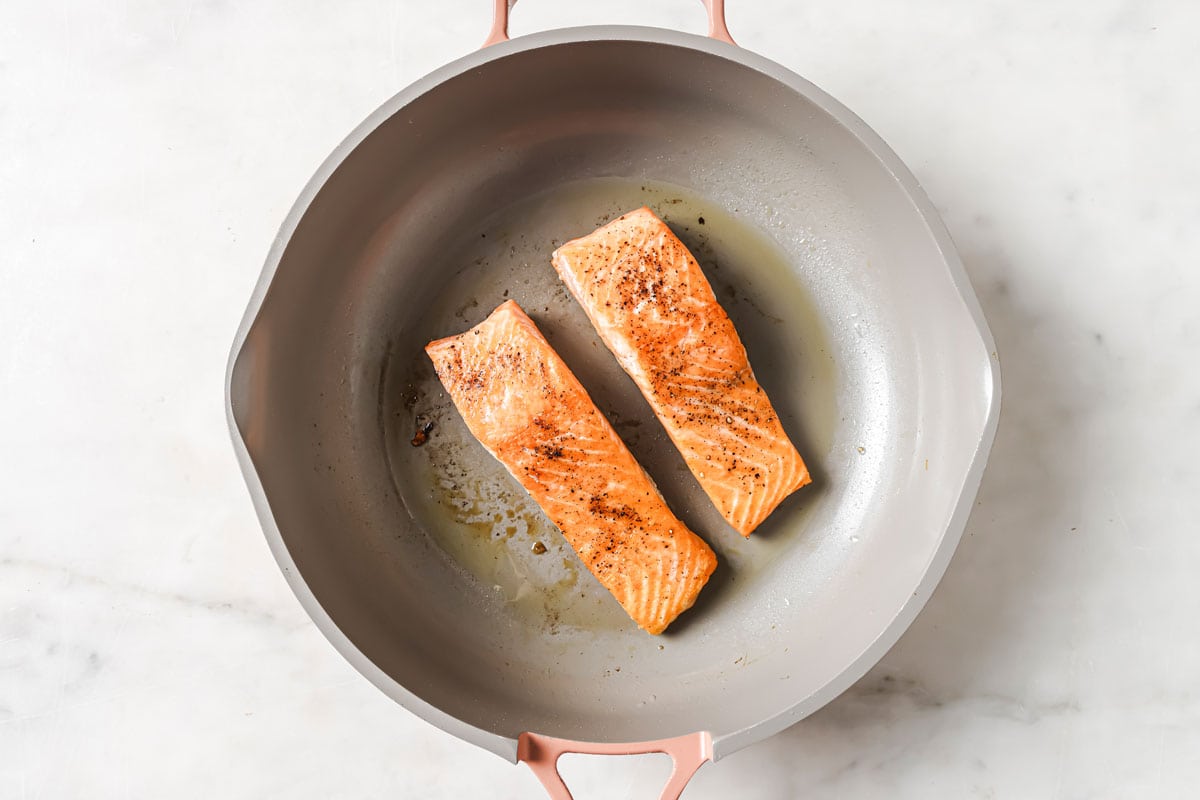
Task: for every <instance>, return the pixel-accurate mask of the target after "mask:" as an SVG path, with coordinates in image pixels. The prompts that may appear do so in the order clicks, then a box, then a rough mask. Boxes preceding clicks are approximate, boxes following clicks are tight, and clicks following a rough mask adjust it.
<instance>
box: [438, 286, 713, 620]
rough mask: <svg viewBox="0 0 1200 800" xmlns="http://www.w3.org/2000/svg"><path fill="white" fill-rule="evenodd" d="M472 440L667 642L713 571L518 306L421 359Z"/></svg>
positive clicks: (696, 540)
mask: <svg viewBox="0 0 1200 800" xmlns="http://www.w3.org/2000/svg"><path fill="white" fill-rule="evenodd" d="M425 352H426V353H428V354H429V357H430V359H432V360H433V365H434V368H435V369H436V370H437V374H438V377H439V378H440V379H441V381H442V385H443V386H445V387H446V391H447V392H448V393H449V394H450V397H451V399H452V400H453V401H454V405H455V406H456V407H457V408H458V411H459V413H460V414H462V417H463V419H464V420H465V421H466V423H467V427H468V428H470V430H471V433H472V434H474V435H475V437H476V438H477V439H478V440H479V441H480V442H481V443H482V444H483V446H484V447H485V448H486V449H487V450H488V452H489V453H491V454H492V455H493V456H495V457H496V458H497V459H499V461H500V462H501V463H502V464H504V466H505V467H507V468H508V470H509V472H511V473H512V475H513V476H514V477H515V478H516V479H517V481H519V482H520V484H521V485H522V486H523V487H525V490H526V491H528V492H529V494H530V495H531V496H532V497H533V499H534V500H535V501H536V502H537V504H538V505H539V506H541V507H542V510H543V511H545V512H546V515H547V516H548V517H549V518H550V519H551V521H553V522H554V524H555V525H557V526H558V528H559V530H560V531H562V534H563V536H564V537H566V539H567V541H568V542H569V543H570V544H571V546H572V547H573V548H574V549H575V552H576V553H577V554H578V555H579V558H580V560H582V561H583V563H584V564H585V565H586V566H587V568H588V569H589V570H590V571H591V572H592V574H593V575H595V576H596V578H597V579H598V580H599V581H600V583H601V584H602V585H603V586H604V588H606V589H608V591H609V592H611V593H612V595H613V597H615V598H616V599H617V601H618V602H619V603H620V604H621V606H622V607H623V608H624V609H625V611H626V612H627V613H628V614H629V616H630V617H631V618H632V619H633V620H634V622H636V623H637V624H638V626H639V627H641V628H642V629H644V630H646V631H648V632H650V633H656V634H657V633H662V632H663V631H664V630H666V628H667V626H668V625H670V624H671V622H672V620H674V619H675V618H676V617H677V616H679V614H680V613H682V612H683V611H685V610H687V609H688V608H690V607H691V605H692V603H694V602H695V600H696V596H697V595H698V594H699V593H700V590H701V588H703V586H704V584H705V583H706V582H707V581H708V578H709V576H710V575H711V574H712V572H713V570H714V569H716V566H717V559H716V556H715V555H714V554H713V551H712V550H711V549H710V548H709V546H708V545H707V544H705V543H704V541H703V540H702V539H700V537H698V536H696V534H694V533H692V531H690V530H688V528H687V526H685V525H684V524H683V523H682V522H680V521H679V519H677V518H676V517H675V515H674V514H673V513H671V510H670V509H669V508H667V504H666V502H665V501H664V500H663V499H662V496H661V495H659V493H658V489H657V488H656V487H655V486H654V484H653V483H652V482H651V480H650V478H649V477H648V476H647V475H646V473H645V471H644V470H643V469H642V467H641V465H640V464H638V462H637V460H636V459H634V457H633V454H632V453H630V452H629V449H628V448H627V447H626V446H625V443H624V442H622V441H621V439H620V437H618V436H617V433H616V431H614V430H613V427H612V425H610V424H609V422H608V420H607V419H605V417H604V415H603V414H601V413H600V410H599V409H597V408H596V405H595V403H593V402H592V399H591V397H589V396H588V393H587V391H586V390H585V389H584V388H583V386H582V385H581V384H580V383H579V381H578V380H577V379H576V378H575V375H574V374H573V373H572V372H571V370H570V369H569V368H568V367H567V365H566V364H565V363H564V362H563V360H562V359H561V358H560V357H559V355H558V353H556V352H555V351H554V349H553V348H552V347H551V346H550V344H549V342H547V341H546V339H545V337H543V336H542V334H541V331H539V330H538V328H537V326H536V325H535V324H534V322H533V320H531V319H530V318H529V317H528V316H527V315H526V314H525V312H524V311H522V310H521V308H520V306H518V305H517V304H516V303H515V302H513V301H512V300H509V301H507V302H505V303H504V304H503V305H501V306H500V307H499V308H497V309H496V310H495V311H493V312H492V314H491V316H489V317H488V318H487V319H486V320H484V321H483V322H481V323H479V324H478V325H476V326H475V327H474V328H471V329H470V330H468V331H466V332H465V333H462V334H459V335H457V336H450V337H447V338H445V339H439V340H437V341H435V342H430V344H429V345H428V346H426V348H425Z"/></svg>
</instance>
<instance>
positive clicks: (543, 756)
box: [517, 731, 713, 800]
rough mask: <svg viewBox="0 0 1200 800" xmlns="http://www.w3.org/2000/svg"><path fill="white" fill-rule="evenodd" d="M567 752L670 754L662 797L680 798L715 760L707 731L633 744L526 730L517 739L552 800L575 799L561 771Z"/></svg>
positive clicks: (522, 755)
mask: <svg viewBox="0 0 1200 800" xmlns="http://www.w3.org/2000/svg"><path fill="white" fill-rule="evenodd" d="M563 753H580V754H583V755H593V756H633V755H642V754H644V753H666V754H667V755H669V756H670V757H671V764H672V766H671V777H670V778H668V779H667V785H666V787H664V788H663V790H662V794H661V795H659V800H679V795H681V794H683V789H684V787H685V786H687V784H688V781H690V780H691V779H692V776H693V775H695V774H696V770H698V769H700V767H701V766H703V765H704V762H706V761H712V757H713V749H712V734H711V733H708V732H707V731H700V732H698V733H689V734H688V735H687V736H676V737H675V738H674V739H658V740H656V741H652V742H635V743H632V744H597V743H594V742H574V741H571V740H570V739H555V738H554V737H553V736H541V735H539V734H536V733H522V734H521V736H520V738H519V739H517V761H524V762H525V763H526V764H528V765H529V769H530V770H532V771H533V774H534V775H535V776H537V779H538V780H539V781H541V782H542V786H545V787H546V791H547V792H548V793H549V795H550V800H572V798H571V790H570V789H568V788H567V784H566V783H564V782H563V779H562V776H561V775H559V774H558V757H559V756H561V755H562V754H563Z"/></svg>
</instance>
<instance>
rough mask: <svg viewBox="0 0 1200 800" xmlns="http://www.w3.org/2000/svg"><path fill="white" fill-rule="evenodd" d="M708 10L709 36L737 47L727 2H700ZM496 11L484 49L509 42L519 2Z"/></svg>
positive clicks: (503, 1) (501, 2)
mask: <svg viewBox="0 0 1200 800" xmlns="http://www.w3.org/2000/svg"><path fill="white" fill-rule="evenodd" d="M700 1H701V2H702V3H704V7H705V8H706V9H707V10H708V35H709V36H711V37H712V38H714V39H717V40H719V41H722V42H729V43H730V44H732V45H736V44H737V42H735V41H734V40H733V37H732V36H730V35H729V28H727V27H726V26H725V0H700ZM493 3H494V4H495V11H494V12H493V13H492V30H491V33H489V34H488V38H487V41H486V42H484V43H483V46H484V47H487V46H488V45H492V44H495V43H496V42H506V41H508V14H509V12H510V11H511V10H512V7H513V6H515V5H516V4H517V0H493Z"/></svg>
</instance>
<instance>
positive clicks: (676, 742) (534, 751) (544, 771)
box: [501, 0, 712, 800]
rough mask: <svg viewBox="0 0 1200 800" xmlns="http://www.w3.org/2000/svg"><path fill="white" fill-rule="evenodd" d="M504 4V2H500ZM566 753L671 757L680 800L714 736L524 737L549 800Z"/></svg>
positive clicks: (673, 793)
mask: <svg viewBox="0 0 1200 800" xmlns="http://www.w3.org/2000/svg"><path fill="white" fill-rule="evenodd" d="M501 2H503V0H501ZM563 753H581V754H584V755H594V756H633V755H642V754H644V753H666V754H667V755H669V756H670V757H671V763H672V767H671V777H670V778H668V779H667V785H666V787H665V788H664V789H663V790H662V794H661V795H659V800H679V796H680V795H681V794H683V789H684V787H685V786H687V784H688V781H690V780H691V779H692V776H693V775H695V774H696V770H698V769H700V767H701V766H703V765H704V762H706V761H712V734H710V733H708V732H707V731H700V732H698V733H689V734H688V735H687V736H677V737H675V738H674V739H659V740H657V741H653V742H635V743H633V744H595V743H593V742H573V741H571V740H570V739H555V738H554V737H552V736H540V735H538V734H536V733H522V734H521V737H520V738H519V739H518V740H517V760H518V761H524V762H525V763H526V764H528V765H529V769H531V770H533V774H534V775H536V776H537V779H538V780H539V781H541V782H542V786H545V787H546V791H547V792H548V793H549V795H550V800H572V798H571V790H570V789H568V788H567V784H565V783H563V779H562V776H561V775H559V774H558V757H559V756H561V755H562V754H563Z"/></svg>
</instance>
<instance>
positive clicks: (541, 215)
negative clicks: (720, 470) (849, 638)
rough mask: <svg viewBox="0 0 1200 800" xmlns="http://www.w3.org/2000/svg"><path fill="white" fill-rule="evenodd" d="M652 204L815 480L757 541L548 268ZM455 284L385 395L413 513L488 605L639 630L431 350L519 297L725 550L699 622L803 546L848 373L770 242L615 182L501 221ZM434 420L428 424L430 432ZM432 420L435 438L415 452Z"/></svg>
mask: <svg viewBox="0 0 1200 800" xmlns="http://www.w3.org/2000/svg"><path fill="white" fill-rule="evenodd" d="M642 205H648V206H650V207H651V208H652V209H654V210H655V212H657V213H658V214H659V215H660V216H661V217H662V218H663V219H664V220H665V221H666V222H667V223H668V224H669V225H671V227H672V229H673V230H674V231H675V232H676V234H677V235H679V237H680V238H681V239H682V240H683V241H684V243H685V244H687V245H688V247H689V249H691V251H692V252H693V253H694V254H695V255H696V258H697V260H698V261H699V262H700V265H701V267H702V268H703V269H704V272H705V274H706V275H707V276H708V278H709V280H710V282H711V283H712V285H713V288H714V291H715V292H716V293H717V297H718V299H719V300H720V301H721V304H722V305H723V306H724V307H725V309H726V311H727V312H728V313H729V315H730V317H731V318H732V319H733V321H734V323H735V325H736V326H737V329H738V332H739V334H740V335H741V337H742V340H743V342H744V343H745V345H746V348H747V351H748V352H749V355H750V360H751V363H752V365H753V366H754V368H755V373H756V375H757V376H758V378H759V380H760V382H761V383H762V384H763V386H764V388H765V389H766V391H767V394H768V395H769V396H770V397H771V398H772V401H773V402H774V404H775V406H776V408H777V409H778V411H779V413H780V416H781V418H782V420H783V423H784V426H785V428H786V429H787V430H788V433H789V435H790V436H791V437H792V438H793V441H795V442H796V444H797V446H798V448H799V449H800V451H801V453H802V454H804V456H805V458H806V460H807V461H808V462H809V465H810V468H813V471H814V474H815V476H816V478H817V481H816V483H815V485H814V486H812V487H807V488H805V489H803V490H801V491H800V492H799V493H797V495H795V496H793V498H791V499H789V500H788V501H786V502H785V503H784V504H783V506H781V507H780V509H779V510H778V511H777V512H776V513H775V514H774V515H773V516H772V517H771V518H770V519H769V520H768V521H767V522H766V523H764V525H763V526H762V527H761V528H760V530H759V532H757V533H756V534H755V535H754V536H752V537H751V539H750V540H743V539H742V537H741V536H739V535H738V534H737V533H735V532H734V531H733V530H732V529H731V528H729V527H728V526H727V525H726V524H725V522H724V521H723V520H722V519H721V517H720V515H719V514H717V512H716V510H715V509H714V508H713V507H712V504H711V503H710V502H709V500H708V498H707V497H706V496H705V495H704V494H703V492H702V491H701V490H700V488H699V486H698V485H697V484H696V482H695V481H694V479H693V478H692V476H691V474H690V473H689V472H688V471H687V468H686V466H685V465H684V463H683V460H682V459H681V458H680V456H679V455H678V453H677V452H676V450H675V448H674V447H673V446H672V444H671V443H670V440H669V439H668V438H667V436H666V433H665V432H664V431H663V429H662V427H661V425H659V423H658V421H657V420H656V419H655V418H654V415H653V413H652V412H651V411H650V408H649V406H648V405H647V404H646V402H645V400H643V399H642V397H641V395H640V393H639V392H638V391H637V388H636V387H635V386H634V384H633V382H632V381H631V380H630V379H629V378H628V377H627V376H626V375H625V374H624V372H623V371H622V370H621V368H620V367H619V366H618V365H617V362H616V360H615V359H614V358H613V357H612V355H611V354H610V353H609V352H608V350H607V349H606V348H605V347H604V345H603V344H602V343H601V342H600V340H599V338H598V337H597V336H596V335H595V332H594V331H593V329H592V326H591V324H590V323H589V322H588V320H587V317H586V316H585V315H584V313H583V310H582V309H581V308H580V307H579V306H578V304H577V303H575V301H574V300H573V299H572V298H571V297H570V295H569V294H568V292H567V291H566V289H565V288H564V287H563V286H562V284H561V282H560V281H559V280H558V276H557V274H556V273H555V271H554V269H553V267H552V266H551V264H550V254H551V252H552V251H553V250H554V248H555V247H557V246H558V245H559V244H561V243H562V242H564V241H566V240H568V239H571V238H575V237H577V236H581V235H583V234H586V233H589V232H590V231H592V230H593V229H595V228H596V227H598V226H599V225H602V224H603V223H605V222H607V221H608V220H610V219H612V218H613V217H616V216H619V215H620V214H621V213H623V212H625V211H629V210H631V209H634V208H638V207H640V206H642ZM442 271H443V272H444V274H447V275H452V276H453V277H452V278H451V279H450V280H448V281H447V282H446V284H445V285H444V286H443V287H441V289H440V291H439V292H438V294H437V296H435V297H431V298H429V299H428V302H427V303H426V304H425V307H426V308H427V312H426V313H425V315H424V317H423V319H422V320H421V321H420V323H418V324H417V325H416V326H415V328H414V333H413V336H412V338H411V339H410V344H408V345H407V346H406V347H404V348H397V350H396V351H395V352H394V354H393V360H394V362H395V363H389V365H388V368H387V377H386V386H385V392H386V394H387V395H388V397H389V398H392V399H393V400H394V401H396V399H397V398H399V400H398V401H397V408H396V410H395V412H394V413H391V414H386V415H385V419H386V420H387V426H388V429H387V430H386V431H385V435H386V436H387V437H388V451H389V456H390V460H391V465H392V469H393V471H394V473H395V476H396V484H397V486H398V487H399V488H400V491H401V493H402V495H403V496H404V499H405V503H406V505H407V506H408V508H409V509H410V511H411V512H412V513H413V515H414V517H415V518H416V519H417V521H418V522H419V523H420V525H421V527H423V528H424V530H425V531H426V532H427V534H428V535H429V536H430V537H431V538H432V539H433V540H434V542H435V543H436V544H437V546H438V547H439V548H440V549H441V550H442V551H443V552H444V553H445V554H446V556H447V557H448V558H449V559H450V560H452V561H453V562H454V564H455V565H456V566H457V568H458V569H459V571H460V573H461V574H463V575H464V579H465V580H467V581H470V582H472V583H473V584H474V588H475V590H477V591H479V592H481V593H483V595H484V596H485V597H486V598H487V602H489V603H491V604H494V605H495V607H496V608H498V609H504V611H505V613H510V614H515V615H517V616H519V617H520V618H521V619H522V621H523V622H525V623H527V624H529V625H533V626H537V627H541V628H547V629H549V630H550V631H551V632H556V633H558V632H568V631H599V630H625V629H632V628H633V627H634V626H633V623H632V622H631V621H630V620H629V619H628V617H626V615H625V614H624V612H623V611H622V610H621V608H620V606H618V605H617V603H616V601H615V600H613V599H612V597H611V596H610V595H609V594H608V593H607V591H605V590H604V589H603V587H601V586H600V585H599V583H598V582H597V581H596V580H595V579H594V578H593V577H592V576H591V575H590V573H588V571H587V570H586V569H585V568H584V567H583V566H582V564H581V563H580V562H579V561H578V560H577V559H576V557H575V555H574V553H573V551H572V550H571V548H570V546H569V545H568V544H567V543H566V541H565V540H564V539H563V537H562V535H561V534H560V533H559V532H558V529H557V528H556V527H555V526H554V525H553V524H552V523H551V522H550V521H549V520H548V519H546V517H545V515H544V514H543V513H542V512H541V510H540V509H539V508H538V507H537V505H536V504H535V503H534V502H533V501H532V500H531V499H530V498H529V497H528V495H527V494H526V493H525V491H524V490H523V489H522V488H521V487H520V485H519V484H518V483H517V482H516V480H515V479H513V478H512V477H511V476H510V475H509V474H508V472H507V471H506V470H505V469H504V467H503V466H501V465H500V464H499V463H498V462H497V461H496V460H495V459H493V458H492V457H491V456H490V455H488V454H487V452H486V451H485V450H484V449H483V447H482V446H481V445H480V444H479V443H478V442H477V441H476V440H475V439H474V437H473V436H472V435H471V434H470V432H469V431H468V430H467V428H466V425H465V424H464V423H463V421H462V419H461V417H459V415H458V413H457V412H456V411H455V410H454V407H453V404H452V403H451V402H450V400H449V398H448V396H447V395H446V393H445V391H444V390H443V389H442V387H441V385H440V383H439V382H438V380H437V377H436V375H435V374H434V372H433V369H432V367H431V365H430V364H429V362H428V359H427V358H426V357H425V354H424V352H423V351H422V350H421V346H422V345H423V344H424V343H425V342H427V341H430V340H432V339H436V338H440V337H442V336H448V335H451V334H456V333H460V332H462V331H464V330H466V329H467V328H469V327H471V326H472V325H475V324H476V323H478V322H480V321H481V320H482V319H483V318H484V317H486V316H487V315H488V314H489V313H491V311H492V310H493V309H494V308H495V307H496V306H497V305H499V304H500V303H502V302H504V301H505V300H506V299H510V298H511V299H515V300H516V301H517V302H518V303H520V305H521V306H522V308H524V309H525V311H526V312H527V313H529V315H530V316H531V317H533V319H534V320H535V321H536V322H537V324H538V326H539V327H540V328H541V329H542V331H543V333H545V335H546V337H547V339H549V340H550V342H551V344H552V345H553V346H554V347H555V349H556V350H557V351H558V352H559V353H560V354H561V355H562V357H563V359H564V360H565V361H566V362H567V364H568V365H569V366H570V367H571V369H572V370H573V371H574V372H575V373H576V375H577V376H578V377H579V379H580V381H582V382H583V384H584V386H586V387H587V389H588V391H589V392H590V393H591V395H592V397H593V399H594V400H595V401H596V404H597V405H598V406H599V407H600V409H601V410H602V411H603V412H604V413H605V414H606V416H608V418H609V420H610V421H612V423H613V425H614V427H615V428H616V430H617V432H618V433H619V434H620V435H621V437H622V439H624V440H625V442H626V444H628V445H629V447H630V449H631V450H632V451H633V453H634V455H635V456H636V457H637V458H638V460H639V461H640V462H641V463H642V465H643V466H644V467H645V468H646V470H647V471H648V472H649V473H650V475H651V476H652V477H653V478H654V480H655V482H656V483H657V484H658V486H659V488H660V490H661V491H662V493H663V495H664V497H665V498H666V500H667V502H668V504H669V505H670V506H671V508H672V510H673V511H674V512H675V513H676V514H678V515H679V516H680V518H681V519H683V520H684V522H686V523H687V524H688V525H689V527H691V528H692V529H693V530H695V531H696V532H697V533H698V534H699V535H700V536H702V537H703V538H704V539H705V540H706V541H708V542H709V544H710V545H712V546H713V549H714V550H716V551H717V553H718V557H719V558H720V562H721V565H720V566H719V567H718V570H717V572H716V573H715V574H714V576H713V578H712V580H711V581H710V585H709V586H708V587H706V588H705V590H704V592H702V593H701V598H700V601H699V602H698V604H697V606H698V607H697V609H696V610H695V611H694V612H692V613H697V614H702V613H703V606H705V605H707V604H709V603H712V602H719V598H720V595H722V594H724V593H725V592H727V591H731V590H732V589H733V587H734V586H735V585H736V586H745V585H746V583H747V582H748V581H750V580H753V578H754V576H755V575H756V574H757V573H758V572H760V571H761V570H763V569H764V568H766V567H767V566H768V565H769V564H770V563H771V562H772V561H773V560H774V558H775V556H776V555H777V553H778V551H779V550H780V549H781V548H785V547H791V546H795V545H796V544H797V541H796V540H797V537H799V536H801V535H802V533H801V532H802V529H803V524H802V522H803V517H804V516H805V515H806V508H807V507H808V506H809V504H811V502H812V501H813V500H814V499H815V497H816V496H817V495H818V494H819V493H820V491H821V489H820V475H821V473H820V468H819V465H820V461H821V457H822V454H824V453H826V452H828V450H829V447H830V446H831V436H832V432H833V430H834V416H835V413H836V409H835V401H834V398H835V393H834V380H835V375H834V369H833V361H832V359H831V357H830V351H829V347H828V345H827V340H826V336H825V333H824V330H823V328H822V325H821V321H820V318H819V315H818V314H817V312H816V309H815V306H814V304H813V303H812V300H811V298H810V297H809V295H808V294H807V292H806V290H805V289H804V286H803V281H802V280H801V279H800V277H799V276H798V274H797V270H796V269H795V268H794V265H792V264H790V263H789V261H788V258H787V257H786V255H785V254H784V253H783V252H782V251H781V250H780V249H779V248H778V247H777V246H776V245H775V243H774V242H773V241H772V240H771V239H770V238H769V237H768V236H766V235H765V234H763V233H762V232H760V231H759V230H758V229H756V228H755V227H754V226H753V225H752V224H751V223H749V222H747V221H746V220H744V219H742V217H741V216H740V214H739V212H738V210H737V209H722V208H719V207H717V206H715V205H714V204H713V203H711V202H709V201H707V200H705V199H704V198H702V197H698V196H696V195H694V194H692V193H690V192H688V191H687V190H685V189H682V188H680V187H678V186H674V185H669V184H662V183H655V182H649V181H643V180H631V179H624V178H605V179H594V180H587V181H580V182H576V183H569V184H565V185H563V186H560V187H557V188H555V189H553V190H551V191H549V192H546V193H543V194H540V195H536V196H534V197H531V198H529V199H527V200H525V201H523V202H521V203H518V204H515V205H513V206H511V207H509V208H506V209H503V210H502V211H500V212H498V213H497V214H495V215H493V216H492V217H491V218H489V219H487V220H485V221H483V222H482V223H481V225H480V226H479V228H478V229H477V230H476V231H474V232H472V233H469V234H466V235H464V242H463V245H462V247H461V248H460V249H459V250H457V251H456V252H453V253H450V254H448V256H447V263H446V264H445V265H444V266H442ZM418 416H419V417H421V419H420V420H418V419H417V418H418ZM425 420H431V421H432V422H433V427H432V429H431V430H430V431H429V436H428V440H427V441H426V442H425V443H424V444H423V445H421V446H419V447H414V446H413V445H412V444H411V442H412V441H413V434H414V428H418V427H420V426H421V425H422V424H423V423H424V422H425Z"/></svg>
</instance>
